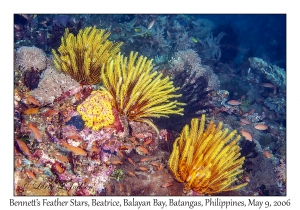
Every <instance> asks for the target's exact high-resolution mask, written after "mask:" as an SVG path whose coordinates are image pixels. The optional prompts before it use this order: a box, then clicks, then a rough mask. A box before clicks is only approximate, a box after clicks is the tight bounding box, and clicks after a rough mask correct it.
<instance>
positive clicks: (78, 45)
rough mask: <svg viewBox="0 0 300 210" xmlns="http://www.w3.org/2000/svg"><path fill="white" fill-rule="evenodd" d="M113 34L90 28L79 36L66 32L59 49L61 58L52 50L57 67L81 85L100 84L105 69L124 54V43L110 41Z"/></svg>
mask: <svg viewBox="0 0 300 210" xmlns="http://www.w3.org/2000/svg"><path fill="white" fill-rule="evenodd" d="M109 35H110V32H106V31H105V30H103V29H100V30H99V29H96V27H86V28H84V29H83V30H80V31H79V33H78V34H77V36H76V37H75V36H74V34H72V33H69V30H68V29H66V31H65V34H64V36H63V37H62V39H61V41H62V44H61V45H60V47H59V48H58V52H59V54H60V55H58V54H57V53H56V51H55V50H54V49H53V50H52V53H53V55H54V58H55V60H54V64H55V66H56V68H58V69H59V70H61V71H63V72H65V73H67V74H69V75H71V76H72V77H73V78H74V79H75V80H76V81H77V82H79V83H82V84H97V83H99V82H100V71H101V67H102V66H103V65H104V64H105V63H106V62H107V61H108V59H109V58H110V57H114V56H115V54H117V53H118V52H119V51H120V47H121V46H122V44H123V43H122V42H117V43H112V42H111V41H109V40H108V39H107V38H108V37H109Z"/></svg>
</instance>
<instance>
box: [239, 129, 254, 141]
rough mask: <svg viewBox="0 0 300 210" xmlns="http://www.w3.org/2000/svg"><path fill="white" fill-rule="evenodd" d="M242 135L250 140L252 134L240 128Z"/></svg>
mask: <svg viewBox="0 0 300 210" xmlns="http://www.w3.org/2000/svg"><path fill="white" fill-rule="evenodd" d="M240 132H241V134H242V136H244V137H245V139H247V140H249V141H252V136H251V134H250V133H248V132H247V131H244V130H240Z"/></svg>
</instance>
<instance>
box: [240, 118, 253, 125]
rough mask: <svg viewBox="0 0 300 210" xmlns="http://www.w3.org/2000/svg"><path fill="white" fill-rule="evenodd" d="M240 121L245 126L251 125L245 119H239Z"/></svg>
mask: <svg viewBox="0 0 300 210" xmlns="http://www.w3.org/2000/svg"><path fill="white" fill-rule="evenodd" d="M240 121H241V122H242V123H245V124H246V125H249V124H251V122H250V121H249V120H247V119H245V118H242V119H240Z"/></svg>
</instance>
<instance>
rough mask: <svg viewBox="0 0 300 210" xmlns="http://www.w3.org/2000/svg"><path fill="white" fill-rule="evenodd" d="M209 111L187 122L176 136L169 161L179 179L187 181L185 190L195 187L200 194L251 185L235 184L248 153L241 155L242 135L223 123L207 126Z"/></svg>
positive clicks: (170, 167)
mask: <svg viewBox="0 0 300 210" xmlns="http://www.w3.org/2000/svg"><path fill="white" fill-rule="evenodd" d="M204 125H205V115H202V118H201V122H200V125H199V119H192V121H191V127H189V125H186V126H185V127H184V128H183V130H182V132H181V134H180V136H179V137H178V138H177V139H176V140H175V142H174V145H173V151H172V153H171V156H170V159H169V161H168V166H169V169H170V170H171V171H172V173H173V174H174V177H175V179H176V180H177V181H179V182H185V183H186V184H185V190H189V189H193V190H194V191H197V192H198V193H200V194H207V195H211V194H215V193H219V192H222V191H230V190H236V189H239V188H241V187H244V186H246V185H247V183H241V184H238V185H233V183H234V182H236V181H237V176H238V175H239V174H241V173H243V170H242V165H243V163H244V160H245V157H241V153H240V147H239V146H238V145H237V143H238V141H239V140H240V138H241V136H240V135H237V136H236V137H235V138H234V140H232V141H230V140H231V139H232V138H233V137H234V136H235V134H236V131H235V130H234V131H232V132H231V133H229V134H228V135H227V133H228V129H225V130H224V131H222V130H221V129H222V125H223V124H222V123H219V125H218V126H217V127H216V124H214V123H213V122H210V123H209V125H208V127H207V128H206V130H204Z"/></svg>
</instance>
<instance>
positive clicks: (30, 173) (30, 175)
mask: <svg viewBox="0 0 300 210" xmlns="http://www.w3.org/2000/svg"><path fill="white" fill-rule="evenodd" d="M26 175H27V176H28V178H32V179H35V178H36V177H35V175H34V173H33V172H32V171H26Z"/></svg>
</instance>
